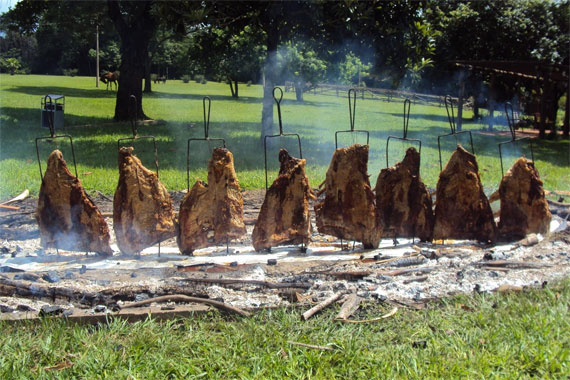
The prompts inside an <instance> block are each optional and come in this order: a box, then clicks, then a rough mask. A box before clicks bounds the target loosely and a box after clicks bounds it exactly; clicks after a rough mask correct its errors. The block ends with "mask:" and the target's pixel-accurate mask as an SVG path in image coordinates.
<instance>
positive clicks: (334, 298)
mask: <svg viewBox="0 0 570 380" xmlns="http://www.w3.org/2000/svg"><path fill="white" fill-rule="evenodd" d="M343 294H344V292H339V293H335V294H333V295H332V296H330V297H329V298H327V299H326V300H324V301H323V302H321V303H319V304H318V305H316V306H314V307H312V308H310V309H309V310H307V311H305V312H304V313H303V315H302V317H303V319H304V320H305V321H306V320H307V319H309V318H311V317H312V316H313V315H314V314H316V313H318V312H319V311H321V310H323V309H324V308H325V307H327V306H329V305H330V304H332V303H333V302H335V301H337V300H338V299H339V298H340V297H342V295H343Z"/></svg>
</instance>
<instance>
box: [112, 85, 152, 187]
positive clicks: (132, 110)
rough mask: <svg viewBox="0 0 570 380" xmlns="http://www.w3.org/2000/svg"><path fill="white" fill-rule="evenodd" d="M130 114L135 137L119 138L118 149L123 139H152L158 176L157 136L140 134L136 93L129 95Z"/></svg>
mask: <svg viewBox="0 0 570 380" xmlns="http://www.w3.org/2000/svg"><path fill="white" fill-rule="evenodd" d="M129 116H130V120H131V129H132V131H133V137H124V138H122V139H118V140H117V150H120V149H121V146H124V145H121V143H122V142H123V141H135V140H151V141H152V145H153V151H154V166H155V168H156V177H157V178H158V151H157V149H156V138H155V137H154V136H139V135H138V125H137V98H136V97H135V96H134V95H131V96H130V97H129Z"/></svg>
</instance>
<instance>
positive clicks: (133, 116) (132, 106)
mask: <svg viewBox="0 0 570 380" xmlns="http://www.w3.org/2000/svg"><path fill="white" fill-rule="evenodd" d="M137 113H138V112H137V98H136V96H134V95H131V96H129V118H130V121H131V129H132V131H133V137H124V138H122V139H118V140H117V152H118V153H119V154H120V150H121V146H124V145H123V144H122V142H124V141H135V140H151V141H152V145H153V151H154V166H155V168H156V178H158V151H157V149H156V138H155V137H154V136H139V135H138V125H137V116H138V115H137ZM158 257H160V242H159V243H158Z"/></svg>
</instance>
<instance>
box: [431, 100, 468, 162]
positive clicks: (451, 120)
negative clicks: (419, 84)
mask: <svg viewBox="0 0 570 380" xmlns="http://www.w3.org/2000/svg"><path fill="white" fill-rule="evenodd" d="M450 109H451V112H450ZM445 110H446V111H447V119H448V120H449V127H450V128H451V133H448V134H445V135H441V136H437V149H438V151H439V169H440V170H443V164H442V162H441V138H442V137H447V136H453V137H455V141H456V142H457V135H460V134H465V133H467V134H469V141H470V143H471V153H473V154H475V149H474V148H473V136H472V135H471V131H459V132H457V131H456V129H455V114H454V113H453V101H452V99H451V96H449V95H447V96H446V97H445Z"/></svg>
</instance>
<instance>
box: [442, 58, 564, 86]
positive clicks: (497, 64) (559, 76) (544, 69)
mask: <svg viewBox="0 0 570 380" xmlns="http://www.w3.org/2000/svg"><path fill="white" fill-rule="evenodd" d="M451 63H452V64H455V65H456V66H459V67H465V68H468V69H471V70H477V71H489V72H495V73H501V74H507V75H514V76H519V77H523V78H530V79H542V80H551V81H555V82H568V71H569V69H568V66H564V65H553V64H546V63H542V62H536V61H469V60H458V61H451Z"/></svg>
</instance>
